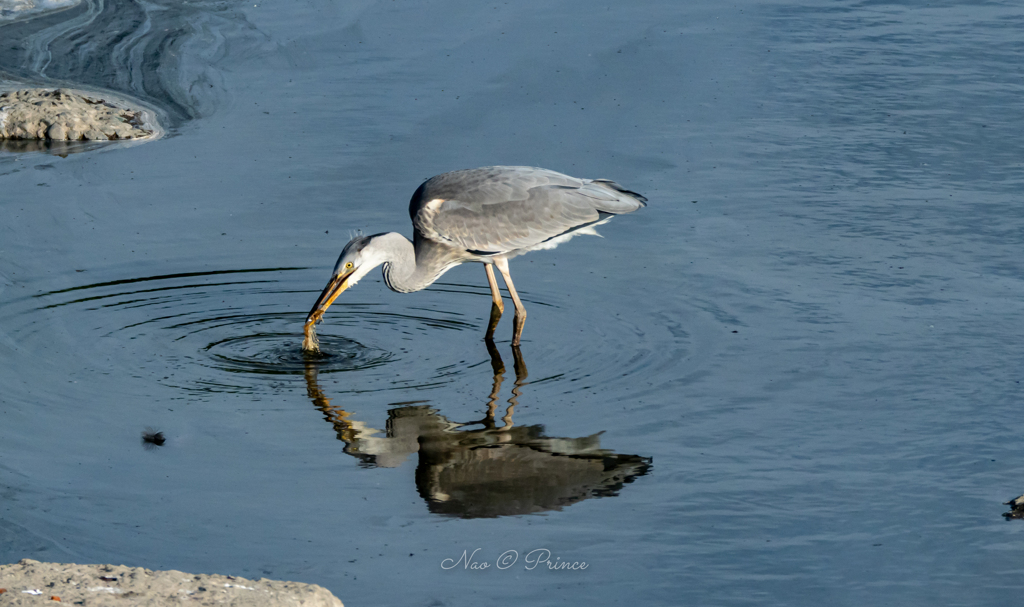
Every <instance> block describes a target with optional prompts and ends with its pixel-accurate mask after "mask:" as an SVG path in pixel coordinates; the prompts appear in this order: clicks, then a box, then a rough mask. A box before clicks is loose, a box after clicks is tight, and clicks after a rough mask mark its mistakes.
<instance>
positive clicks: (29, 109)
mask: <svg viewBox="0 0 1024 607" xmlns="http://www.w3.org/2000/svg"><path fill="white" fill-rule="evenodd" d="M147 114H150V112H148V111H147V110H144V109H132V108H128V107H124V106H123V104H121V103H116V102H113V101H110V100H106V99H100V98H97V97H93V96H90V95H88V94H85V93H79V92H76V91H71V90H68V89H56V90H52V89H23V90H19V91H10V92H7V93H4V94H2V95H0V139H35V140H47V141H110V140H119V139H143V138H146V137H150V136H152V135H153V134H154V132H155V129H154V124H153V123H154V122H155V119H154V118H153V117H151V116H148V115H147Z"/></svg>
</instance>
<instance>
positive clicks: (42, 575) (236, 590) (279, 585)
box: [0, 559, 342, 607]
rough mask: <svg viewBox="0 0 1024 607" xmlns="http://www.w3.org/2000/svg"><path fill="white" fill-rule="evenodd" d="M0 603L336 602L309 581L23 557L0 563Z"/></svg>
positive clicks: (307, 605)
mask: <svg viewBox="0 0 1024 607" xmlns="http://www.w3.org/2000/svg"><path fill="white" fill-rule="evenodd" d="M0 589H3V592H2V593H0V605H2V606H6V605H42V604H50V605H53V604H55V603H56V602H57V601H59V602H61V603H67V604H71V605H86V606H89V607H91V606H94V605H121V606H128V605H131V606H136V605H139V606H147V607H148V606H152V607H157V606H162V605H230V606H235V607H250V606H252V607H257V606H258V607H266V606H270V605H284V606H289V605H302V606H304V607H320V606H321V605H322V606H326V607H342V604H341V601H339V600H338V599H337V597H335V596H334V595H333V594H331V593H330V591H328V590H327V589H325V588H321V587H320V586H317V585H315V584H300V583H298V582H281V581H276V580H268V579H263V578H261V579H258V580H247V579H245V578H240V577H231V576H224V575H197V574H191V573H184V572H181V571H174V570H171V571H150V570H149V569H143V568H142V567H126V566H124V565H75V564H63V563H41V562H39V561H33V560H31V559H23V560H22V561H21V562H19V563H15V564H13V565H0Z"/></svg>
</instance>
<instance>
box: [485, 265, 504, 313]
mask: <svg viewBox="0 0 1024 607" xmlns="http://www.w3.org/2000/svg"><path fill="white" fill-rule="evenodd" d="M484 271H485V272H487V284H488V285H490V286H491V301H493V302H494V307H495V308H498V316H501V313H502V312H504V311H505V304H504V303H502V301H501V291H499V290H498V281H497V279H495V278H494V268H492V267H491V264H489V263H485V264H484Z"/></svg>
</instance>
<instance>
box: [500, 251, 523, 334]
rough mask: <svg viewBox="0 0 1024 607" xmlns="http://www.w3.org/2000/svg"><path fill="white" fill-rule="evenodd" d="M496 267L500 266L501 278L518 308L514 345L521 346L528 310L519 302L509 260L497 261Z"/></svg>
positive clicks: (513, 320) (514, 321)
mask: <svg viewBox="0 0 1024 607" xmlns="http://www.w3.org/2000/svg"><path fill="white" fill-rule="evenodd" d="M494 265H496V266H498V271H499V272H501V277H502V278H503V279H504V280H505V286H506V287H508V294H509V295H511V296H512V303H513V304H514V305H515V307H516V315H515V316H514V317H513V319H512V324H513V327H512V345H513V346H518V345H519V338H520V337H522V335H523V325H525V324H526V308H525V307H523V302H522V301H520V300H519V293H516V287H515V285H514V284H512V276H511V275H509V273H508V260H507V259H495V260H494Z"/></svg>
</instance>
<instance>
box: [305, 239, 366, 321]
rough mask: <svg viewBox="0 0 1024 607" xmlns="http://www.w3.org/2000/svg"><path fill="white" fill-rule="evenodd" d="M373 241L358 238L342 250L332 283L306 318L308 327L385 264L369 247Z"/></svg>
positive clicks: (317, 299) (335, 265) (321, 294)
mask: <svg viewBox="0 0 1024 607" xmlns="http://www.w3.org/2000/svg"><path fill="white" fill-rule="evenodd" d="M372 239H373V237H372V236H356V237H355V238H353V239H352V240H350V241H349V242H348V244H347V245H345V248H344V249H342V250H341V255H340V256H339V257H338V263H336V264H334V274H333V275H332V276H331V280H330V282H328V283H327V286H326V287H324V290H323V291H322V292H321V293H320V297H317V298H316V303H315V304H313V308H312V309H311V310H310V311H309V316H307V317H306V324H307V325H308V324H310V323H314V322H317V321H318V320H320V318H321V317H322V316H323V315H324V312H326V311H327V308H329V307H330V305H331V304H332V303H334V300H335V299H337V298H338V296H339V295H341V294H342V292H344V291H345V289H347V288H349V287H351V286H353V285H355V284H356V283H357V282H359V281H360V280H361V279H362V278H363V276H366V275H367V273H369V272H370V270H372V269H374V268H375V267H377V266H379V265H380V264H381V263H383V262H384V259H382V258H381V259H378V257H379V256H378V255H376V254H375V250H374V247H370V246H368V245H369V244H370V243H371V242H372Z"/></svg>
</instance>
